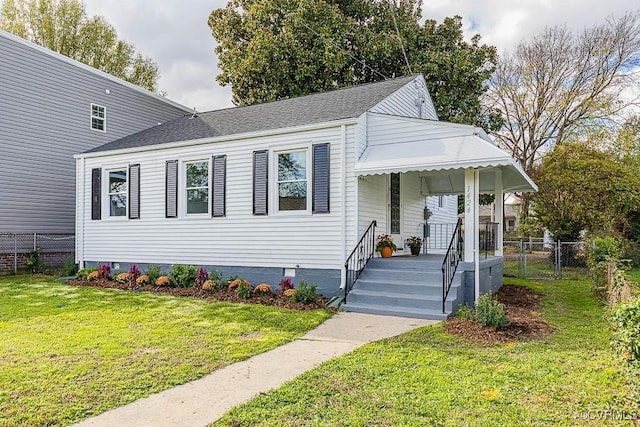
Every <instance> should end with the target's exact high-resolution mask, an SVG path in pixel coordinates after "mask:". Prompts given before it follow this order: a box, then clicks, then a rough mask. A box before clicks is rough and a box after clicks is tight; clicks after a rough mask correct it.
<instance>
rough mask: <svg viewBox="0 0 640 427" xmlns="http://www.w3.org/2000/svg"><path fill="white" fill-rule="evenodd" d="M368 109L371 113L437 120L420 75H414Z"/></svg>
mask: <svg viewBox="0 0 640 427" xmlns="http://www.w3.org/2000/svg"><path fill="white" fill-rule="evenodd" d="M420 105H422V107H420ZM370 111H371V112H372V113H382V114H392V115H396V116H404V117H417V118H423V119H431V120H438V115H437V114H436V110H435V107H434V105H433V102H432V101H431V97H430V96H429V91H428V90H427V88H426V85H425V83H424V78H423V77H422V76H418V77H416V79H415V80H414V81H413V82H411V83H409V84H406V85H404V86H403V87H402V88H400V89H399V90H397V91H395V92H394V93H392V94H391V95H389V96H388V97H387V98H386V99H384V100H383V101H382V102H380V103H379V104H377V105H376V106H375V107H373V108H372V109H371V110H370Z"/></svg>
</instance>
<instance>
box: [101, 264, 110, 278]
mask: <svg viewBox="0 0 640 427" xmlns="http://www.w3.org/2000/svg"><path fill="white" fill-rule="evenodd" d="M110 277H111V267H110V266H109V264H102V265H101V266H100V267H98V278H100V279H106V280H108V279H109V278H110Z"/></svg>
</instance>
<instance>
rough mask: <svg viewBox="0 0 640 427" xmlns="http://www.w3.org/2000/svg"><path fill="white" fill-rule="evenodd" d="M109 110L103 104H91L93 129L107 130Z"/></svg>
mask: <svg viewBox="0 0 640 427" xmlns="http://www.w3.org/2000/svg"><path fill="white" fill-rule="evenodd" d="M106 121H107V110H106V108H105V107H103V106H101V105H96V104H91V129H93V130H97V131H100V132H106V131H107V126H106Z"/></svg>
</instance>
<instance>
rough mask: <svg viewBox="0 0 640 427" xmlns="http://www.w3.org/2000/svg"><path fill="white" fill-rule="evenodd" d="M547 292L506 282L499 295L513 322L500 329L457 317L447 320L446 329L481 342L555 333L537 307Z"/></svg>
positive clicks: (524, 339) (535, 336)
mask: <svg viewBox="0 0 640 427" xmlns="http://www.w3.org/2000/svg"><path fill="white" fill-rule="evenodd" d="M543 296H544V294H543V293H542V292H538V291H534V290H533V289H530V288H527V287H525V286H516V285H504V286H502V287H501V288H500V290H499V291H498V292H497V293H496V295H495V297H496V299H497V300H498V301H499V302H500V303H502V304H504V309H505V312H506V314H507V317H508V318H509V321H510V323H509V325H508V326H506V327H505V328H504V329H501V330H497V329H495V328H492V327H490V326H484V325H481V324H480V323H478V322H476V321H474V320H470V319H460V318H457V317H453V318H451V319H449V320H447V321H446V322H445V325H444V329H445V330H446V331H447V332H449V333H451V334H454V335H458V336H460V337H463V338H467V339H470V340H474V341H478V342H481V343H493V342H503V343H507V342H513V341H533V340H540V339H543V338H544V337H546V336H548V335H550V334H552V333H553V332H554V329H553V328H552V327H551V326H549V325H548V324H547V323H546V322H545V321H544V320H542V319H540V317H539V316H538V314H537V313H535V310H536V309H537V308H538V304H539V301H540V298H542V297H543Z"/></svg>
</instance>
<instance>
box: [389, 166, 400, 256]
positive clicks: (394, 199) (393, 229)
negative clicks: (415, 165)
mask: <svg viewBox="0 0 640 427" xmlns="http://www.w3.org/2000/svg"><path fill="white" fill-rule="evenodd" d="M388 215H389V221H388V226H389V234H390V235H391V237H393V242H394V243H395V244H396V246H397V247H398V250H400V249H402V248H403V247H404V242H403V241H402V232H403V230H402V228H403V225H402V193H401V188H400V174H399V173H392V174H391V175H389V212H388Z"/></svg>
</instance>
